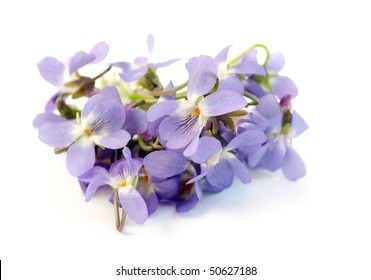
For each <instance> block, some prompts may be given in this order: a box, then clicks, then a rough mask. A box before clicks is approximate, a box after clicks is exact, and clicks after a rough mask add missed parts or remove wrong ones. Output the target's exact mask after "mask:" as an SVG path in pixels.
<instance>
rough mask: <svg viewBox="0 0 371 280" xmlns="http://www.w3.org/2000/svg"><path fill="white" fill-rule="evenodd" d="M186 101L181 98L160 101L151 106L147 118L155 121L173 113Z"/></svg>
mask: <svg viewBox="0 0 371 280" xmlns="http://www.w3.org/2000/svg"><path fill="white" fill-rule="evenodd" d="M182 103H184V102H183V101H180V100H169V101H162V102H158V103H156V104H154V105H152V106H151V108H149V110H148V112H147V119H148V121H150V122H153V121H155V120H157V119H159V118H161V117H163V116H166V115H172V114H174V113H175V111H176V110H177V109H178V108H179V107H180V106H181V104H182Z"/></svg>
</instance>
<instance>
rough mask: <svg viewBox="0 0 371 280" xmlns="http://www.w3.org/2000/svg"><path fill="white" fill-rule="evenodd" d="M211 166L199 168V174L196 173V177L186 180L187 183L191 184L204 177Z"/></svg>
mask: <svg viewBox="0 0 371 280" xmlns="http://www.w3.org/2000/svg"><path fill="white" fill-rule="evenodd" d="M212 168H213V167H207V168H201V173H200V174H199V175H197V176H196V177H194V178H192V179H191V180H189V181H187V184H192V183H194V182H196V181H199V180H201V179H202V178H204V177H205V176H206V175H207V173H209V171H210V170H211V169H212Z"/></svg>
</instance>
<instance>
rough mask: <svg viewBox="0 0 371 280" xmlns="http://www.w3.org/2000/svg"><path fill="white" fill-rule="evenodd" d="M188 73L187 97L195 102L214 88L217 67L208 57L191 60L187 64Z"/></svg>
mask: <svg viewBox="0 0 371 280" xmlns="http://www.w3.org/2000/svg"><path fill="white" fill-rule="evenodd" d="M187 69H188V72H189V80H188V91H187V97H188V99H190V100H195V99H197V97H199V96H201V95H204V94H206V93H208V92H209V91H210V90H212V88H213V87H214V86H215V83H216V79H217V73H218V66H217V63H216V61H215V60H214V59H213V58H211V57H210V56H205V55H203V56H199V57H193V58H191V59H190V60H189V61H188V63H187Z"/></svg>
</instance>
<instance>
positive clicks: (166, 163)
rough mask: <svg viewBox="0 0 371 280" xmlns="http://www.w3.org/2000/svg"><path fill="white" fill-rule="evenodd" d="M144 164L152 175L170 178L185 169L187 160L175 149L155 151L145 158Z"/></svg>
mask: <svg viewBox="0 0 371 280" xmlns="http://www.w3.org/2000/svg"><path fill="white" fill-rule="evenodd" d="M143 165H144V168H145V169H146V171H147V172H148V173H149V174H150V175H152V176H156V177H159V178H169V177H172V176H175V175H177V174H179V173H182V172H183V171H185V170H186V166H187V160H186V159H185V158H184V157H183V156H182V154H180V153H177V152H175V151H171V150H164V151H154V152H152V153H150V154H148V155H147V156H146V157H145V158H144V160H143Z"/></svg>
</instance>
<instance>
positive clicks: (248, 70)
mask: <svg viewBox="0 0 371 280" xmlns="http://www.w3.org/2000/svg"><path fill="white" fill-rule="evenodd" d="M228 72H229V73H233V74H247V75H260V76H265V69H264V67H263V66H262V65H260V64H259V63H257V62H255V61H251V60H248V59H243V60H242V61H241V62H240V64H238V65H236V66H234V67H232V68H231V69H229V70H228Z"/></svg>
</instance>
